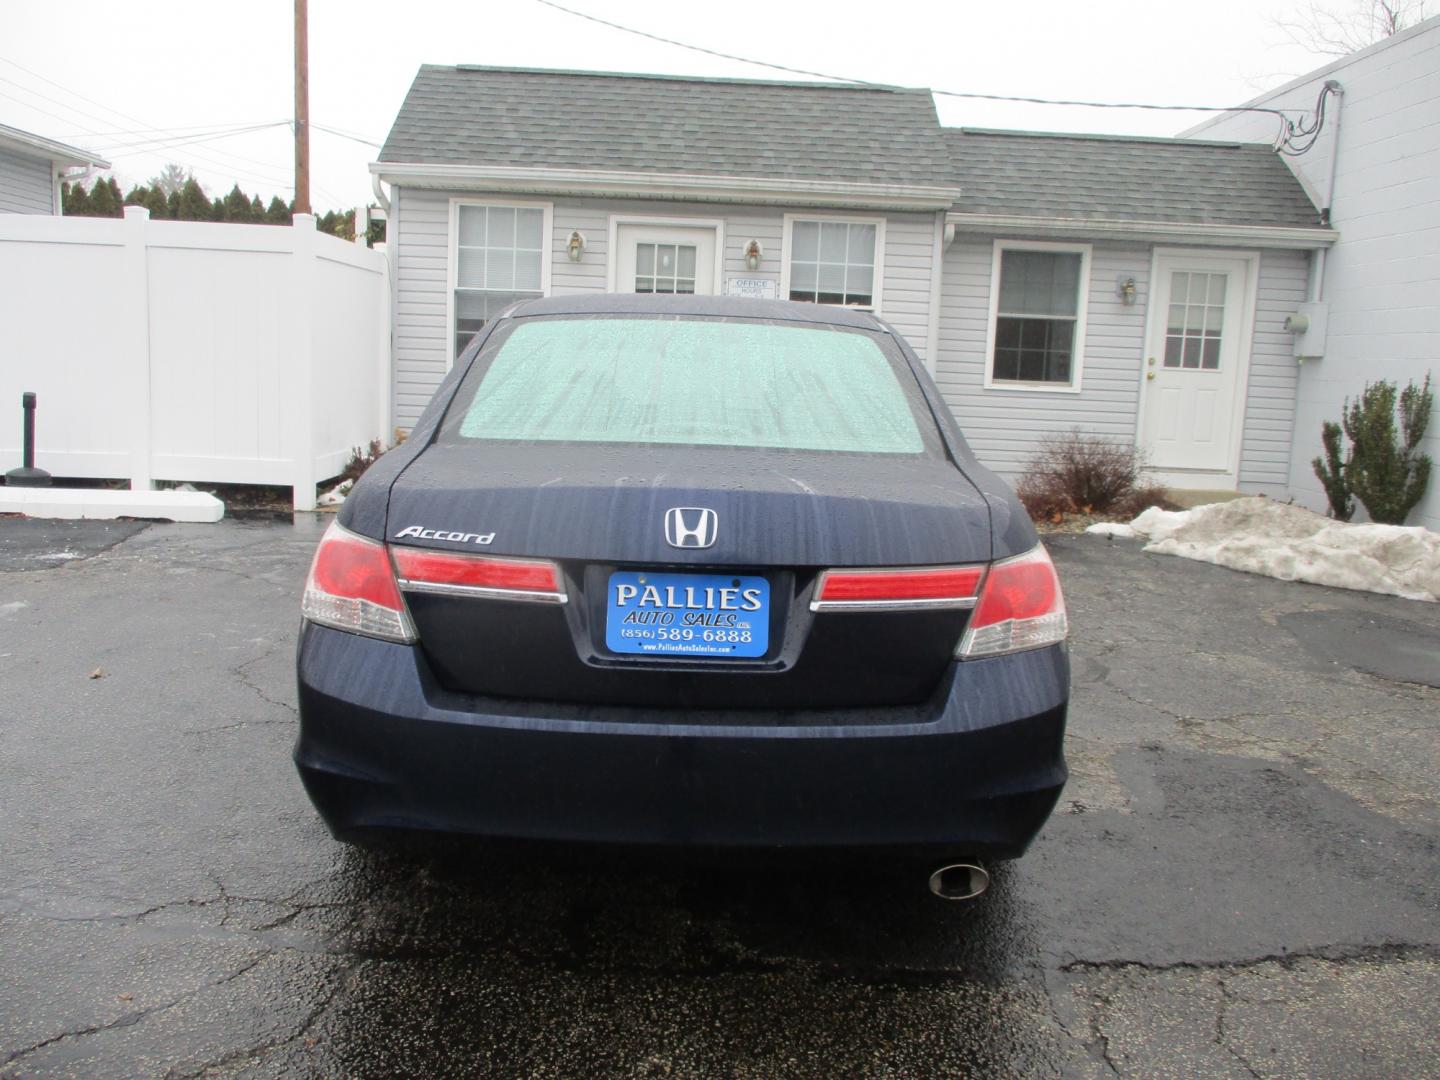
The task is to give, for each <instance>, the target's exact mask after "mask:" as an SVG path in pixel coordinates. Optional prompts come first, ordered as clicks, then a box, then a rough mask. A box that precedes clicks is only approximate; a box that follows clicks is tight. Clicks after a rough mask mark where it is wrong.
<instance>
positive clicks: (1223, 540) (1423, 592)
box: [1085, 498, 1440, 601]
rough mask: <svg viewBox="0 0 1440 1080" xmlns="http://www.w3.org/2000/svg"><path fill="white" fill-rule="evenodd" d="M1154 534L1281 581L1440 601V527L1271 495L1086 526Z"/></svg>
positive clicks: (1188, 554) (1156, 541) (1165, 547)
mask: <svg viewBox="0 0 1440 1080" xmlns="http://www.w3.org/2000/svg"><path fill="white" fill-rule="evenodd" d="M1085 531H1086V532H1090V533H1098V534H1101V535H1106V536H1133V537H1139V538H1141V539H1144V540H1148V541H1150V542H1149V543H1148V544H1146V545H1145V550H1146V551H1155V552H1159V553H1160V554H1162V555H1179V556H1181V557H1183V558H1186V559H1198V560H1199V561H1201V562H1209V563H1214V564H1215V565H1217V566H1228V567H1229V568H1230V569H1232V570H1244V571H1246V572H1248V573H1251V574H1264V575H1266V576H1267V577H1274V578H1279V579H1280V580H1281V581H1308V582H1311V583H1312V584H1315V585H1333V586H1335V587H1336V588H1341V589H1361V590H1363V591H1365V592H1376V593H1388V594H1390V595H1392V596H1403V597H1405V598H1406V599H1408V600H1430V601H1436V600H1440V533H1434V532H1431V531H1430V530H1429V529H1422V528H1419V527H1406V526H1401V525H1370V524H1366V525H1353V524H1350V523H1348V522H1343V521H1334V520H1332V519H1330V518H1327V517H1322V516H1321V515H1319V514H1316V513H1312V512H1311V511H1309V510H1303V509H1301V508H1300V507H1298V506H1290V505H1288V504H1286V503H1277V502H1274V501H1272V500H1270V499H1265V498H1248V499H1236V500H1234V501H1233V502H1223V503H1212V504H1210V505H1209V506H1197V507H1195V508H1194V509H1193V510H1178V511H1168V510H1160V509H1156V508H1153V507H1152V508H1151V509H1149V510H1146V511H1145V512H1144V513H1143V514H1141V515H1140V516H1139V517H1137V518H1136V519H1135V520H1134V521H1132V522H1131V523H1130V524H1129V525H1114V524H1100V525H1092V526H1090V528H1088V529H1086V530H1085Z"/></svg>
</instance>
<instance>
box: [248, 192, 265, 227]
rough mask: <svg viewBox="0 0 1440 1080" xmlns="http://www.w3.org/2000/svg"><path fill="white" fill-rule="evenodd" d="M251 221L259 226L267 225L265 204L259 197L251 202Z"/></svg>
mask: <svg viewBox="0 0 1440 1080" xmlns="http://www.w3.org/2000/svg"><path fill="white" fill-rule="evenodd" d="M250 220H251V221H253V222H254V223H255V224H257V225H263V224H265V204H264V203H263V202H261V201H260V196H259V195H256V196H255V197H254V198H253V199H251V200H250Z"/></svg>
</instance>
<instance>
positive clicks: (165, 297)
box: [0, 206, 390, 510]
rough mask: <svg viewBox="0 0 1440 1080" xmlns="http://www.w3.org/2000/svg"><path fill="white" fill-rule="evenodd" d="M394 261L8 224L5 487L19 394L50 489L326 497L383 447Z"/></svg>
mask: <svg viewBox="0 0 1440 1080" xmlns="http://www.w3.org/2000/svg"><path fill="white" fill-rule="evenodd" d="M386 267H387V263H386V259H385V256H384V255H383V254H381V253H380V252H376V251H371V250H369V249H367V248H365V247H364V246H362V245H356V244H349V243H346V242H345V241H343V240H338V239H336V238H335V237H333V236H327V235H325V234H323V233H318V232H316V231H315V226H314V219H313V218H312V217H310V216H309V215H297V216H296V219H295V224H294V225H293V226H291V227H289V228H285V227H281V226H273V225H221V224H209V223H203V222H181V221H151V220H149V212H148V211H146V210H144V209H142V208H140V207H133V206H132V207H126V209H125V218H124V219H123V220H116V219H107V218H60V217H45V216H41V215H30V214H0V472H4V470H6V469H10V468H13V467H14V466H15V465H18V464H19V463H20V443H21V409H20V395H21V393H22V392H23V391H26V390H33V391H35V393H36V394H37V395H38V399H39V401H38V404H39V407H38V410H37V412H36V431H37V433H36V440H35V443H36V453H35V463H36V465H38V466H39V467H40V468H42V469H48V470H49V471H50V472H51V473H53V474H54V475H55V476H65V477H101V478H119V479H126V480H129V481H130V483H131V486H132V487H134V488H140V489H143V488H150V487H153V486H154V482H155V481H157V480H174V481H184V480H189V481H195V482H200V483H203V482H207V481H208V482H212V483H240V484H278V485H288V486H290V487H293V488H294V491H295V495H294V498H295V507H296V509H300V510H309V509H313V508H314V506H315V484H316V482H317V481H320V480H324V479H326V478H328V477H332V476H335V475H336V474H338V473H339V472H340V471H341V469H342V468H343V467H344V465H345V462H346V460H347V459H348V457H349V455H350V451H351V450H352V448H354V447H364V446H366V445H367V444H368V443H369V442H370V440H372V439H375V438H382V437H384V435H385V433H386V431H387V428H388V424H389V415H390V403H389V353H390V325H389V313H390V302H389V280H388V275H387V269H386Z"/></svg>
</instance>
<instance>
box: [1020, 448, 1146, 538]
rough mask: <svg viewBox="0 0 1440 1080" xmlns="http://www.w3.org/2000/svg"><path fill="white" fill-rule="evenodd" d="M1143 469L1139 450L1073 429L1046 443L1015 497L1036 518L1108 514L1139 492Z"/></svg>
mask: <svg viewBox="0 0 1440 1080" xmlns="http://www.w3.org/2000/svg"><path fill="white" fill-rule="evenodd" d="M1143 464H1144V461H1143V458H1142V455H1141V454H1140V451H1139V450H1138V449H1137V448H1136V447H1135V446H1133V445H1131V444H1129V443H1121V442H1116V441H1114V440H1112V439H1106V438H1102V437H1101V436H1099V435H1086V434H1085V433H1084V432H1082V431H1081V430H1080V429H1079V428H1072V429H1071V430H1070V431H1066V432H1063V433H1060V434H1053V435H1047V436H1046V437H1045V438H1044V440H1042V441H1041V443H1040V449H1039V451H1038V452H1037V453H1036V454H1035V456H1034V457H1033V458H1031V459H1030V463H1029V465H1028V466H1027V467H1026V469H1025V473H1024V475H1023V476H1022V477H1021V478H1020V483H1019V485H1018V486H1017V491H1016V493H1017V494H1018V495H1019V496H1020V501H1021V502H1023V503H1024V504H1025V508H1026V509H1027V510H1029V511H1030V514H1031V516H1032V517H1035V516H1037V513H1036V511H1037V510H1038V511H1039V515H1038V516H1041V517H1051V516H1054V515H1055V514H1057V513H1058V514H1108V513H1110V512H1112V511H1113V510H1114V509H1115V506H1116V504H1117V503H1118V502H1119V501H1120V500H1121V499H1122V498H1124V497H1125V496H1126V495H1127V494H1129V493H1130V492H1131V491H1132V490H1133V489H1134V488H1135V485H1136V484H1137V483H1138V482H1139V480H1140V468H1141V466H1142V465H1143ZM1032 503H1033V504H1034V506H1033V507H1032Z"/></svg>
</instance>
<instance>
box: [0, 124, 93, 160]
mask: <svg viewBox="0 0 1440 1080" xmlns="http://www.w3.org/2000/svg"><path fill="white" fill-rule="evenodd" d="M0 146H10V147H13V148H14V149H16V150H19V151H21V152H22V153H26V154H29V155H31V156H32V157H45V158H49V159H50V161H51V162H52V163H53V164H54V165H55V166H56V167H58V168H70V167H72V166H83V167H85V168H87V169H90V168H95V169H108V168H110V162H108V161H106V160H105V159H104V158H102V157H98V156H96V155H95V154H92V153H90V151H88V150H82V149H80V148H79V147H78V146H70V145H69V144H67V143H62V142H56V141H55V140H54V139H47V138H45V137H44V136H43V135H32V134H31V133H30V132H28V131H21V130H20V129H19V128H13V127H10V126H9V125H8V124H0Z"/></svg>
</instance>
